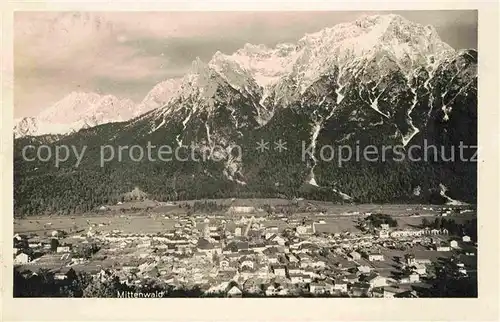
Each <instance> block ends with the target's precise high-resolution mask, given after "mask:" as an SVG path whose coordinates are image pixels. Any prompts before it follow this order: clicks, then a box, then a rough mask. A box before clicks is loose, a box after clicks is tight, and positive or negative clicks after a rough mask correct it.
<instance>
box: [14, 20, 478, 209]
mask: <svg viewBox="0 0 500 322" xmlns="http://www.w3.org/2000/svg"><path fill="white" fill-rule="evenodd" d="M163 93H165V96H163ZM150 94H151V95H150ZM150 94H148V96H147V97H146V99H145V102H143V103H144V104H142V105H143V106H150V107H151V108H153V109H152V110H151V111H149V112H146V113H144V114H142V115H140V116H138V117H137V118H134V119H132V120H130V121H128V122H123V123H116V124H106V125H100V126H97V127H93V128H89V129H86V130H84V131H80V132H79V133H75V134H72V135H68V136H65V137H64V138H62V139H60V140H59V141H58V143H61V144H75V145H81V144H86V145H89V146H90V148H89V150H90V151H93V152H89V153H88V154H87V155H86V159H85V160H83V161H82V164H81V165H80V167H79V168H78V169H70V165H69V163H68V165H67V167H66V168H64V169H54V168H51V167H50V166H49V165H47V164H36V163H28V162H22V161H21V160H20V159H19V154H18V155H17V158H16V163H15V169H16V174H15V179H16V191H15V196H16V198H18V199H19V200H21V199H22V198H23V197H24V196H25V194H26V193H27V191H30V193H36V194H37V195H44V196H50V198H53V199H54V200H65V199H67V198H68V197H67V196H68V194H71V198H77V200H76V201H75V202H74V204H75V205H78V207H83V208H78V209H80V210H81V209H87V208H85V207H90V206H89V204H92V205H93V203H94V201H95V202H96V203H97V200H98V201H99V202H102V201H103V200H104V199H113V200H114V198H117V196H119V194H120V193H123V192H126V191H130V190H131V189H132V188H134V187H136V186H137V187H140V189H141V190H142V191H145V192H146V193H148V195H150V196H151V197H153V198H156V199H160V200H168V199H177V198H202V197H217V196H221V197H223V196H240V197H241V196H243V197H244V196H252V197H255V196H263V197H265V196H276V195H278V194H279V195H287V196H290V197H293V196H298V195H301V196H305V197H308V198H315V199H324V200H339V201H342V200H344V201H355V202H356V201H357V202H396V201H397V202H416V201H418V202H428V201H429V200H436V196H437V199H439V198H441V199H443V196H442V195H440V191H441V189H440V187H441V185H443V186H446V187H449V189H448V190H447V192H446V193H447V195H446V196H447V198H453V200H455V199H457V200H463V201H467V202H475V198H476V191H477V189H476V176H477V167H476V164H475V163H470V162H459V161H457V162H440V161H439V160H437V161H430V162H410V161H408V160H405V161H402V162H400V161H391V160H388V161H387V162H382V161H380V160H379V161H378V162H370V161H367V160H351V161H350V162H346V163H345V164H342V165H339V164H338V163H337V162H335V161H325V160H323V161H322V160H321V158H320V153H321V147H322V146H325V145H329V146H335V147H338V146H340V145H345V146H349V147H351V148H353V149H354V148H355V147H360V148H361V149H362V148H363V147H366V146H368V145H376V146H377V147H379V148H381V147H382V146H396V145H400V146H401V148H402V150H408V149H409V148H410V147H411V146H413V145H415V146H419V147H421V148H422V146H424V142H425V144H435V145H437V146H439V147H441V146H442V147H443V148H444V149H445V150H446V151H451V150H453V151H455V150H456V148H457V147H458V146H459V144H460V142H462V143H463V144H465V145H476V143H477V52H476V51H475V50H460V51H455V50H454V49H453V48H451V47H450V46H448V45H447V44H446V43H444V42H442V41H441V39H440V38H439V36H438V34H437V32H436V30H435V29H434V28H433V27H431V26H422V25H419V24H416V23H413V22H411V21H408V20H406V19H404V18H402V17H400V16H398V15H377V16H367V17H363V18H360V19H358V20H356V21H354V22H352V23H344V24H339V25H336V26H334V27H332V28H326V29H324V30H321V31H319V32H317V33H313V34H308V35H306V36H305V37H303V38H302V39H300V40H299V41H298V42H297V43H296V44H279V45H277V46H276V47H275V48H267V47H265V46H263V45H257V46H255V45H250V44H247V45H245V46H244V47H243V48H242V49H240V50H238V51H236V52H235V53H233V54H231V55H225V54H222V53H220V52H217V53H216V54H215V55H214V56H213V57H212V59H211V60H210V61H209V62H208V63H204V62H202V61H201V60H199V59H197V60H196V61H194V62H193V64H192V68H191V69H190V71H189V72H188V73H187V74H186V75H185V76H184V77H183V78H181V79H179V80H176V81H175V82H174V81H168V82H165V83H163V84H162V83H160V84H159V85H157V88H155V89H153V90H152V91H151V93H150ZM141 110H142V108H141ZM145 110H148V108H147V107H146V108H144V111H145ZM27 123H29V121H27ZM262 139H264V140H267V141H270V146H269V148H270V149H269V151H268V152H267V153H259V152H258V151H256V149H255V147H256V142H258V141H260V140H262ZM280 139H281V140H283V141H285V142H287V150H286V151H283V152H282V153H278V152H276V151H275V150H273V149H274V146H273V142H274V141H277V140H280ZM301 142H304V145H303V146H302V145H301ZM148 143H152V144H156V145H162V144H169V145H170V146H171V147H176V146H181V145H190V146H192V147H193V148H194V149H195V151H196V153H198V154H203V153H205V152H206V151H207V150H208V151H210V150H213V149H215V148H217V154H218V159H219V160H215V159H209V160H207V161H206V162H175V161H171V162H169V163H165V162H148V161H143V162H133V160H130V158H125V159H126V160H122V161H121V162H118V161H115V162H110V163H108V164H107V165H106V166H105V167H104V168H100V166H99V156H98V152H99V148H98V147H99V146H100V145H108V144H110V145H115V146H118V145H131V144H139V145H142V146H144V147H145V146H146V145H147V144H148ZM237 146H239V147H242V148H243V157H242V158H238V157H236V156H235V155H233V154H231V150H232V149H234V148H235V147H237ZM303 147H306V148H307V153H306V154H305V155H304V153H303ZM20 148H21V143H20V142H18V144H17V145H16V150H17V151H19V150H20ZM473 152H474V151H468V152H467V154H468V155H469V154H471V155H472V154H473ZM416 153H417V155H422V154H423V153H424V152H423V151H422V149H420V150H418V152H416ZM457 153H458V152H457ZM457 155H458V154H457ZM302 156H304V157H305V160H304V159H303V158H302ZM391 156H393V155H389V158H390V157H391ZM220 159H222V160H220ZM335 160H337V159H335ZM34 167H36V168H37V169H38V170H37V172H33V170H32V169H33V168H34ZM40 169H43V170H40ZM62 174H64V175H62ZM42 177H43V182H45V183H47V184H49V183H50V184H52V183H54V184H55V183H56V182H59V183H60V182H61V180H63V181H64V182H66V181H67V182H71V184H67V185H66V186H71V187H74V190H72V191H71V192H69V191H60V192H55V191H48V190H47V188H45V187H46V186H47V185H42V184H41V181H40V180H42V179H41V178H42ZM95 180H97V181H95ZM103 185H104V186H103ZM42 186H43V187H42ZM96 186H98V187H101V188H99V190H98V191H100V192H99V193H96V194H92V197H90V195H89V193H88V192H79V191H87V189H89V188H90V187H93V188H95V187H96ZM417 187H419V188H418V191H422V193H420V192H419V194H418V195H417V194H414V193H413V192H414V190H415V189H416V188H417ZM76 196H79V197H76ZM443 202H446V200H444V199H443ZM56 203H58V202H56ZM80 203H83V204H85V206H81V205H80ZM16 207H17V209H18V210H19V211H21V212H23V211H27V210H26V209H27V208H26V207H28V206H27V205H26V204H25V203H23V202H21V203H19V204H17V206H16ZM44 207H45V206H43V205H42V204H40V203H38V202H37V201H34V200H33V199H31V200H30V206H29V207H28V208H29V209H30V211H31V212H36V211H35V210H34V209H38V210H40V209H45V208H44ZM30 211H28V212H30Z"/></svg>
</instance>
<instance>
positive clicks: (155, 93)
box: [134, 79, 181, 116]
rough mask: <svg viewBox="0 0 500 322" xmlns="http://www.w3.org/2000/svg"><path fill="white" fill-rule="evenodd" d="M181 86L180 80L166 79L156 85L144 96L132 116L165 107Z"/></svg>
mask: <svg viewBox="0 0 500 322" xmlns="http://www.w3.org/2000/svg"><path fill="white" fill-rule="evenodd" d="M180 86H181V80H180V79H167V80H164V81H162V82H160V83H158V84H156V85H155V86H154V87H153V89H152V90H150V91H149V92H148V94H146V96H145V97H144V99H143V100H142V102H141V103H139V105H138V106H137V108H136V109H135V112H134V116H138V115H141V114H144V113H147V112H149V111H151V110H153V109H155V108H158V107H161V106H165V105H167V104H168V103H169V102H170V100H171V99H172V98H173V97H175V94H176V93H177V91H178V90H179V88H180Z"/></svg>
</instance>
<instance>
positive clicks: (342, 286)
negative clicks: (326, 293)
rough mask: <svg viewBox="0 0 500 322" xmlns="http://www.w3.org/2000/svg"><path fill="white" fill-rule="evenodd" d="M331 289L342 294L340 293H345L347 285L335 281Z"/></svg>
mask: <svg viewBox="0 0 500 322" xmlns="http://www.w3.org/2000/svg"><path fill="white" fill-rule="evenodd" d="M333 289H334V290H335V291H339V292H342V293H347V283H346V282H344V281H342V280H340V279H338V280H337V279H336V280H335V281H334V284H333Z"/></svg>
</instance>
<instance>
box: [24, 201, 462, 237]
mask: <svg viewBox="0 0 500 322" xmlns="http://www.w3.org/2000/svg"><path fill="white" fill-rule="evenodd" d="M203 201H209V202H210V201H212V202H216V203H218V204H223V205H226V206H230V205H238V206H252V207H255V208H260V207H262V206H264V205H271V206H283V205H290V204H292V201H290V200H286V199H237V200H234V199H213V200H203ZM194 202H195V201H181V202H177V203H160V202H154V201H149V200H147V201H138V202H129V203H124V204H122V205H112V206H108V208H109V209H110V210H108V211H102V212H100V213H92V214H82V215H71V216H33V217H28V218H22V219H21V218H15V219H14V232H15V233H36V234H38V235H40V236H42V235H45V234H50V233H51V232H52V231H54V230H64V231H66V232H68V233H70V234H71V233H76V232H83V231H87V230H88V229H89V227H91V226H92V230H93V231H112V230H115V229H118V230H121V231H123V232H125V233H138V234H147V233H157V232H162V231H166V230H170V229H171V228H172V227H173V226H174V225H175V220H174V219H171V218H172V215H173V214H179V215H182V214H186V208H184V207H180V206H181V205H182V206H183V205H186V204H190V205H193V204H194ZM295 203H298V205H299V206H310V207H312V208H313V209H316V208H318V209H319V208H321V209H322V210H323V211H324V214H317V212H316V213H314V212H312V213H299V214H293V215H292V218H296V219H299V218H305V219H307V220H314V221H316V222H318V221H319V220H324V222H325V223H324V224H319V225H317V226H316V229H317V231H318V232H328V233H340V232H344V231H350V232H354V231H357V228H356V227H355V225H356V223H355V221H356V220H357V218H358V217H359V214H360V213H364V212H372V213H377V212H380V213H385V214H389V215H391V216H394V218H395V219H397V221H398V226H399V227H400V228H407V227H418V226H419V225H420V224H421V222H422V219H423V218H427V219H428V220H434V218H435V217H436V216H438V212H437V207H434V208H432V207H430V206H428V205H401V204H399V205H398V204H388V205H375V204H364V205H338V204H334V203H330V202H321V201H308V200H299V201H295ZM424 208H425V209H424ZM124 211H126V212H125V213H124ZM415 212H418V213H419V214H420V215H419V216H416V217H414V216H410V215H411V214H414V213H415ZM164 215H166V216H167V218H166V217H165V216H164ZM195 215H204V214H195ZM252 215H255V216H262V215H265V213H264V212H256V213H255V214H227V215H226V216H227V219H226V220H227V221H228V228H229V229H231V228H232V227H233V226H234V223H233V220H235V219H239V218H241V217H242V216H247V217H248V216H252ZM169 216H170V218H168V217H169ZM453 218H454V219H456V220H457V219H458V220H461V219H464V220H465V219H467V218H470V215H461V216H453ZM198 222H199V220H198ZM264 225H265V226H278V227H279V228H280V230H281V229H284V227H285V226H286V222H285V221H283V220H268V221H265V222H264Z"/></svg>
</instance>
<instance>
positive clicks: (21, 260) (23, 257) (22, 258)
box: [14, 253, 31, 264]
mask: <svg viewBox="0 0 500 322" xmlns="http://www.w3.org/2000/svg"><path fill="white" fill-rule="evenodd" d="M30 261H31V258H30V256H29V255H28V254H25V253H20V254H18V255H17V256H16V257H15V258H14V263H15V264H27V263H29V262H30Z"/></svg>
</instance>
